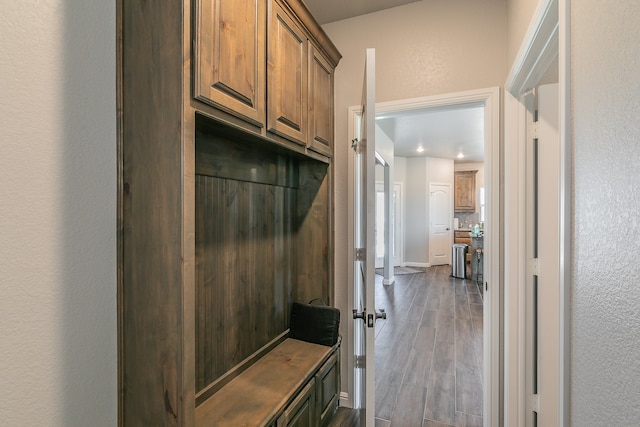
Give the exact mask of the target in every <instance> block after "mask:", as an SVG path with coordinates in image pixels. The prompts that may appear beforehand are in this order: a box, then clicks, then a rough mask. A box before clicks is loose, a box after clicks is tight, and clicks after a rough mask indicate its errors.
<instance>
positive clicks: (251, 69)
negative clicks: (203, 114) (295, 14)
mask: <svg viewBox="0 0 640 427" xmlns="http://www.w3.org/2000/svg"><path fill="white" fill-rule="evenodd" d="M265 10H266V4H265V2H264V0H248V1H225V0H198V1H197V6H196V13H197V16H198V20H197V24H196V33H195V34H196V55H195V69H196V73H195V96H196V99H199V100H201V101H203V102H207V103H211V104H212V105H214V106H216V107H218V108H221V109H223V110H225V111H227V112H230V113H231V114H234V115H237V116H239V117H241V118H242V119H244V120H247V121H249V122H251V123H252V124H254V125H256V126H259V127H262V126H264V123H265V81H264V79H265V75H266V71H265V67H266V62H265V50H266V43H265V26H266V20H265V16H266V15H265V13H266V12H265Z"/></svg>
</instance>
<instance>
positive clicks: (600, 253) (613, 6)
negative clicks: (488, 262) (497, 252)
mask: <svg viewBox="0 0 640 427" xmlns="http://www.w3.org/2000/svg"><path fill="white" fill-rule="evenodd" d="M571 10H572V11H571V20H572V22H571V37H572V45H571V49H572V64H571V66H572V73H571V74H572V78H571V84H572V93H573V99H572V103H571V107H572V116H573V117H572V118H573V132H574V133H573V150H574V156H575V157H574V179H575V181H574V194H573V196H574V209H575V213H574V225H573V232H574V233H575V238H574V245H573V259H572V264H573V280H572V285H573V286H572V300H571V303H572V308H571V322H572V346H571V417H572V420H571V424H572V425H573V426H576V427H583V426H638V425H640V265H639V264H640V263H639V262H638V256H639V254H640V239H639V238H638V236H639V235H640V192H639V191H640V190H639V189H640V174H638V162H639V161H640V142H639V141H640V121H639V120H638V118H639V117H640V101H639V97H640V79H639V78H638V76H640V55H638V46H640V25H638V23H640V2H638V1H634V0H622V1H621V0H607V1H603V0H574V1H572V2H571Z"/></svg>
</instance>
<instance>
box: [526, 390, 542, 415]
mask: <svg viewBox="0 0 640 427" xmlns="http://www.w3.org/2000/svg"><path fill="white" fill-rule="evenodd" d="M528 403H529V405H528V406H529V411H533V412H539V411H540V395H539V394H532V395H530V396H529V402H528Z"/></svg>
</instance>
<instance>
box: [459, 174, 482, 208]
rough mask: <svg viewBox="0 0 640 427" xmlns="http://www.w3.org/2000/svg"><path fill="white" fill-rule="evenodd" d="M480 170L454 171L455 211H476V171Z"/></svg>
mask: <svg viewBox="0 0 640 427" xmlns="http://www.w3.org/2000/svg"><path fill="white" fill-rule="evenodd" d="M477 172H478V171H458V172H455V173H454V178H453V182H454V187H453V188H454V211H455V212H475V211H476V173H477Z"/></svg>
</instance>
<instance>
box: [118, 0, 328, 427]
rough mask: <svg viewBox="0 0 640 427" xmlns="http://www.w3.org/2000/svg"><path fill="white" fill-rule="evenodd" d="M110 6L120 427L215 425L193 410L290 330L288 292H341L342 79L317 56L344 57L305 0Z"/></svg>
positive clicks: (181, 0)
mask: <svg viewBox="0 0 640 427" xmlns="http://www.w3.org/2000/svg"><path fill="white" fill-rule="evenodd" d="M274 5H275V6H278V7H279V8H280V9H279V10H280V11H279V12H278V13H279V14H280V17H281V18H282V19H280V20H279V21H278V22H279V23H278V25H279V26H280V27H279V30H278V31H279V32H280V34H282V39H281V41H282V43H281V45H279V46H278V49H279V50H278V55H279V56H278V61H280V62H282V63H281V64H279V67H281V70H284V71H283V72H279V73H277V74H276V76H277V78H276V81H275V85H274V86H269V83H268V82H267V79H268V77H269V75H270V72H269V71H268V70H267V67H268V65H267V64H268V60H267V49H268V42H267V38H268V37H269V35H268V33H267V27H268V25H270V24H269V22H270V21H269V20H268V13H269V10H270V8H271V7H272V6H274ZM117 12H118V13H117V22H118V41H119V42H118V89H119V90H118V111H117V113H118V127H119V135H118V162H119V164H118V266H117V268H118V320H119V321H118V353H119V354H118V356H119V357H118V364H119V365H118V371H119V378H118V384H119V397H118V412H119V425H120V426H150V425H153V426H161V425H172V426H182V427H192V426H195V425H209V424H208V420H207V417H206V415H205V416H204V418H202V420H201V422H200V423H199V424H198V423H197V422H196V409H197V408H200V407H201V406H202V405H203V404H205V403H206V402H207V401H208V400H209V399H210V398H211V397H212V396H215V395H216V393H217V392H218V391H219V390H220V389H221V388H222V387H224V386H225V385H226V384H228V383H229V382H230V381H231V380H233V378H235V377H237V376H238V375H240V374H241V373H242V372H245V371H246V370H248V369H250V367H251V366H253V365H254V364H255V363H256V362H257V361H258V360H260V359H261V358H262V357H264V356H265V355H266V354H268V353H269V351H271V350H272V349H273V348H274V347H275V346H277V345H278V343H280V342H281V341H282V340H283V339H284V338H286V334H287V331H288V327H289V312H290V309H291V305H292V304H293V302H294V301H299V302H308V301H310V300H312V299H314V298H320V299H322V300H324V301H326V302H327V303H328V304H333V303H334V298H333V292H334V283H333V253H334V252H333V240H334V239H333V228H332V226H333V219H332V215H333V199H332V194H333V165H332V156H333V147H332V146H331V143H329V144H326V143H325V142H324V141H325V140H327V141H331V135H332V134H333V112H332V111H333V110H332V108H333V93H329V94H327V93H326V92H325V91H326V90H327V88H330V90H331V91H333V83H332V77H331V81H328V80H327V78H328V77H327V75H325V76H322V73H321V72H320V71H318V69H317V66H316V65H311V64H314V62H313V61H310V55H313V56H314V57H315V58H317V61H316V62H317V63H318V64H320V63H321V61H320V59H322V58H323V59H325V60H326V63H324V66H327V67H326V68H327V69H328V70H330V71H331V72H333V69H334V68H335V66H336V65H337V63H338V60H339V59H340V54H339V52H338V51H337V49H336V48H335V46H334V45H333V44H332V43H331V41H330V40H329V39H328V37H327V36H326V34H325V33H324V32H323V31H322V29H321V28H320V26H319V25H318V24H317V22H315V20H314V19H313V17H312V16H311V15H310V13H309V11H308V10H307V9H306V6H305V5H304V3H303V2H302V1H301V0H279V1H278V2H277V3H271V0H196V1H195V2H192V1H188V0H165V1H163V2H162V4H161V5H155V6H154V7H150V6H149V5H148V4H147V3H146V2H140V1H136V0H117ZM296 40H297V41H296ZM310 46H313V47H314V49H316V50H317V51H313V50H311V51H310V50H309V49H310ZM311 52H314V53H313V54H312V53H311ZM192 61H194V62H192ZM311 68H313V69H315V74H313V77H310V76H311V74H310V71H311V70H310V69H311ZM298 74H299V75H298ZM325 74H326V71H325ZM312 79H313V81H314V83H313V86H314V87H315V88H316V89H315V90H314V91H311V90H310V89H309V87H310V84H311V82H310V80H312ZM267 88H271V89H270V90H271V91H273V92H275V93H277V92H278V90H282V91H284V92H283V93H286V94H284V95H281V96H280V98H277V96H276V97H275V98H274V99H276V100H277V99H279V101H278V102H277V104H278V107H277V108H278V109H277V111H278V115H273V113H269V112H267V109H268V108H267V106H268V102H267V98H268V95H269V94H268V93H267ZM320 92H323V93H322V94H320ZM290 93H293V96H290V95H289V94H290ZM329 99H330V100H331V101H329ZM311 105H313V106H311ZM320 110H323V113H322V115H320V116H318V118H317V119H313V120H311V119H310V118H309V117H310V115H311V114H310V111H313V115H316V113H317V112H318V111H320ZM329 110H330V111H331V113H327V111H329ZM270 114H271V115H270ZM272 116H273V117H280V118H281V120H280V123H284V124H286V125H287V126H288V127H289V128H291V129H294V128H296V127H298V128H299V130H300V132H299V134H296V135H289V134H287V133H286V132H285V130H281V129H279V130H278V131H277V132H271V131H269V130H268V129H267V128H268V127H269V125H268V120H269V117H272ZM327 123H329V124H327ZM314 126H315V130H314V131H313V132H312V131H310V129H311V128H312V127H314ZM283 129H284V128H283ZM287 132H288V131H287ZM312 134H317V135H315V136H314V137H313V138H315V139H316V140H317V141H322V142H319V144H320V145H316V144H315V143H312V142H311V139H313V138H312V137H311V135H312ZM323 361H324V359H323ZM318 363H320V362H318ZM315 372H316V371H314V372H313V373H311V374H309V375H311V376H313V375H315ZM308 380H309V378H306V377H305V381H308ZM317 380H318V379H315V378H314V379H313V382H314V384H315V381H317ZM327 381H328V377H327V379H325V380H324V383H325V384H328V383H327ZM294 388H295V387H294ZM312 388H313V390H314V391H313V392H312V395H313V397H312V399H314V402H315V399H316V398H317V396H318V395H317V390H316V386H315V385H314V386H313V387H312ZM296 390H297V389H296ZM312 406H313V405H312ZM312 412H313V413H314V416H317V410H316V409H314V410H313V411H312ZM296 413H297V412H296ZM300 414H301V415H304V414H305V412H304V411H303V412H300ZM292 415H293V412H292ZM274 416H275V415H274ZM303 418H304V417H303V416H301V417H299V419H300V420H302V419H303ZM292 419H293V418H292ZM273 421H276V419H275V418H274V420H273Z"/></svg>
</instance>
